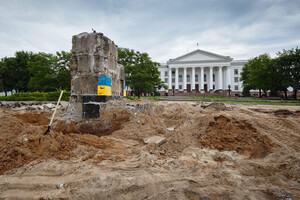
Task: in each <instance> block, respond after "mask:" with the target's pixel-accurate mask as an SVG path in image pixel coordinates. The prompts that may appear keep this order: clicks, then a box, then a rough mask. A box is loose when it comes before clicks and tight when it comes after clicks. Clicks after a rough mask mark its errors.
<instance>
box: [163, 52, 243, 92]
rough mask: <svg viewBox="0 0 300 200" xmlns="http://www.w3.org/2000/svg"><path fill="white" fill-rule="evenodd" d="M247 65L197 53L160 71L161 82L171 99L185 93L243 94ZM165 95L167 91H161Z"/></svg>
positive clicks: (174, 61) (177, 59) (225, 58)
mask: <svg viewBox="0 0 300 200" xmlns="http://www.w3.org/2000/svg"><path fill="white" fill-rule="evenodd" d="M245 63H246V61H233V59H232V58H231V57H229V56H221V55H218V54H214V53H211V52H207V51H203V50H199V49H197V50H195V51H193V52H190V53H187V54H185V55H183V56H180V57H178V58H175V59H170V60H169V61H168V62H167V64H161V66H160V67H159V71H160V78H161V79H162V81H164V82H165V83H166V85H167V86H168V92H169V93H170V92H171V94H172V95H175V94H180V93H181V94H185V93H192V94H195V93H199V94H201V93H202V94H203V93H207V92H209V93H212V92H219V93H220V92H222V91H224V90H228V85H230V86H231V89H232V91H236V92H239V91H242V84H241V83H240V80H239V79H240V72H241V71H242V67H243V66H244V64H245ZM160 92H161V93H166V92H167V91H166V90H164V89H163V90H161V91H160Z"/></svg>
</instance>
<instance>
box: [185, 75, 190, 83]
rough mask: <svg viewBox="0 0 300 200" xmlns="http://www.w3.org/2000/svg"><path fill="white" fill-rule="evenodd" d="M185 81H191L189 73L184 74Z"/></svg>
mask: <svg viewBox="0 0 300 200" xmlns="http://www.w3.org/2000/svg"><path fill="white" fill-rule="evenodd" d="M186 81H187V82H190V81H191V78H190V75H189V74H188V75H187V76H186Z"/></svg>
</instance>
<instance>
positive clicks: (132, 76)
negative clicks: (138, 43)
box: [118, 48, 166, 98]
mask: <svg viewBox="0 0 300 200" xmlns="http://www.w3.org/2000/svg"><path fill="white" fill-rule="evenodd" d="M118 56H119V58H118V62H119V63H120V64H122V65H123V66H124V68H125V76H126V77H125V80H126V85H127V86H129V87H130V88H131V89H132V90H133V92H134V94H135V95H136V96H138V98H140V96H141V94H142V93H152V92H155V91H156V90H157V89H160V88H162V87H166V86H165V85H164V83H163V82H162V81H161V80H160V78H159V71H158V68H157V67H158V66H159V63H157V62H153V61H152V60H151V58H150V57H149V55H148V54H147V53H140V52H138V51H137V52H135V51H134V50H133V49H127V48H118Z"/></svg>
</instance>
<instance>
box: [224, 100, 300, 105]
mask: <svg viewBox="0 0 300 200" xmlns="http://www.w3.org/2000/svg"><path fill="white" fill-rule="evenodd" d="M218 102H222V103H230V104H252V105H282V106H300V102H298V103H296V102H269V101H218Z"/></svg>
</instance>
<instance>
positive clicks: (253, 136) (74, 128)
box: [0, 100, 300, 199]
mask: <svg viewBox="0 0 300 200" xmlns="http://www.w3.org/2000/svg"><path fill="white" fill-rule="evenodd" d="M126 103H131V104H139V106H140V105H143V104H150V102H148V101H146V100H135V101H129V100H126V101H115V102H113V103H109V104H108V105H107V108H106V109H105V110H102V112H101V117H100V119H93V120H81V121H72V120H70V119H63V118H59V119H56V120H55V121H54V124H53V126H52V127H51V131H50V133H49V134H47V135H44V132H45V131H46V129H47V125H48V123H49V118H50V117H51V114H52V113H51V111H49V112H46V111H42V112H37V111H36V112H33V111H30V112H29V111H25V112H24V111H20V110H14V109H1V112H0V162H1V165H0V199H10V198H12V199H22V198H25V199H26V198H27V199H288V198H292V199H297V197H299V196H300V190H299V183H300V118H299V109H298V108H297V107H280V106H252V105H251V106H246V105H236V106H232V105H231V106H229V105H228V104H206V105H205V104H204V103H201V104H200V103H196V104H195V103H187V102H181V103H169V102H158V103H155V105H154V107H153V109H150V107H145V108H146V109H145V110H144V111H143V112H138V111H130V110H127V109H125V104H126ZM60 114H63V113H60ZM155 135H158V136H161V137H165V138H166V142H165V143H164V144H162V145H160V146H158V145H156V144H145V143H144V142H143V139H144V138H147V137H151V136H155ZM61 182H63V183H64V184H65V185H64V186H63V189H57V188H58V187H57V184H58V183H61Z"/></svg>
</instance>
